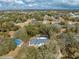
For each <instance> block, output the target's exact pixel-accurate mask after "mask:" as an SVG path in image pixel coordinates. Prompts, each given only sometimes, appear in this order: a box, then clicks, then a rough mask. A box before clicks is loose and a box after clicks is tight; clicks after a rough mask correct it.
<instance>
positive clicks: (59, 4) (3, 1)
mask: <svg viewBox="0 0 79 59" xmlns="http://www.w3.org/2000/svg"><path fill="white" fill-rule="evenodd" d="M10 9H69V10H71V9H79V0H0V10H10Z"/></svg>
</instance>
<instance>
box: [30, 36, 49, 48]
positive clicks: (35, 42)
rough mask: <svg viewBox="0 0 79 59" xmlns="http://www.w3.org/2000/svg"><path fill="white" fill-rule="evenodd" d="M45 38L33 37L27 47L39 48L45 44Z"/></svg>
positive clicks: (46, 39)
mask: <svg viewBox="0 0 79 59" xmlns="http://www.w3.org/2000/svg"><path fill="white" fill-rule="evenodd" d="M47 41H48V38H47V37H35V38H32V39H31V40H30V41H29V46H34V47H39V46H42V45H44V44H45V43H47Z"/></svg>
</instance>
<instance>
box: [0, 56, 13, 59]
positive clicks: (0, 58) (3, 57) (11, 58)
mask: <svg viewBox="0 0 79 59" xmlns="http://www.w3.org/2000/svg"><path fill="white" fill-rule="evenodd" d="M0 59H14V58H13V57H12V56H2V57H0Z"/></svg>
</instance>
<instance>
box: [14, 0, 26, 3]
mask: <svg viewBox="0 0 79 59" xmlns="http://www.w3.org/2000/svg"><path fill="white" fill-rule="evenodd" d="M14 2H15V3H17V4H25V3H24V2H23V1H21V0H16V1H14Z"/></svg>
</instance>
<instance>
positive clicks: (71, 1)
mask: <svg viewBox="0 0 79 59" xmlns="http://www.w3.org/2000/svg"><path fill="white" fill-rule="evenodd" d="M61 3H63V4H68V5H79V0H62V2H61Z"/></svg>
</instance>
